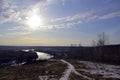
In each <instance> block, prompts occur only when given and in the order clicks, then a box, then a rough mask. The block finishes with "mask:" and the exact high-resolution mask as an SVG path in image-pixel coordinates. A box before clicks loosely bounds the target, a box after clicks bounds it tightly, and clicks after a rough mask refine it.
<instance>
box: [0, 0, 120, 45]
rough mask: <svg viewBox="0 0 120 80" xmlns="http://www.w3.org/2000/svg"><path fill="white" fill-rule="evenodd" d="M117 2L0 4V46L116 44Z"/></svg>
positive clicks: (119, 39) (6, 0)
mask: <svg viewBox="0 0 120 80" xmlns="http://www.w3.org/2000/svg"><path fill="white" fill-rule="evenodd" d="M119 4H120V0H0V45H27V46H29V45H36V46H47V45H49V46H66V45H70V44H79V43H81V44H82V45H91V43H92V40H97V35H98V34H100V33H102V32H105V34H106V35H107V36H108V38H109V43H110V44H120V36H119V34H120V5H119Z"/></svg>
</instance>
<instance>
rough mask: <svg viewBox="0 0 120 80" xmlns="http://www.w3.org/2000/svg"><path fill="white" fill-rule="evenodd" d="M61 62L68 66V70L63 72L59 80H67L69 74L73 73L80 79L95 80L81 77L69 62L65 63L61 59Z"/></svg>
mask: <svg viewBox="0 0 120 80" xmlns="http://www.w3.org/2000/svg"><path fill="white" fill-rule="evenodd" d="M61 61H62V62H63V63H65V64H67V65H68V69H66V70H65V72H64V73H63V76H62V77H61V78H60V80H69V77H70V74H71V73H75V74H76V75H78V76H80V77H83V78H85V79H87V80H95V79H92V78H90V77H87V76H85V75H82V74H80V73H79V72H77V71H76V70H75V67H74V66H73V65H72V64H71V63H69V62H67V61H65V60H63V59H62V60H61Z"/></svg>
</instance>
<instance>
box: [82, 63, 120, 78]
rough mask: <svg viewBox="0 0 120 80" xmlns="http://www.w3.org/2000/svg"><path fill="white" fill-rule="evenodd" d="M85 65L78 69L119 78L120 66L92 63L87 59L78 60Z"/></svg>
mask: <svg viewBox="0 0 120 80" xmlns="http://www.w3.org/2000/svg"><path fill="white" fill-rule="evenodd" d="M80 63H83V64H85V65H86V68H85V69H80V70H83V71H85V72H89V73H90V74H100V75H103V77H106V78H110V77H111V78H119V79H120V66H115V65H107V64H101V63H92V62H88V61H80Z"/></svg>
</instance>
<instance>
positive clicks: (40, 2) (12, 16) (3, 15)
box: [0, 0, 120, 30]
mask: <svg viewBox="0 0 120 80" xmlns="http://www.w3.org/2000/svg"><path fill="white" fill-rule="evenodd" d="M12 1H13V0H0V24H2V23H5V22H9V21H11V22H12V21H13V22H15V23H17V24H19V25H20V26H18V27H13V28H11V29H9V30H20V29H21V30H23V29H27V28H28V25H26V17H28V16H30V15H32V14H33V13H37V14H41V15H42V14H44V10H45V9H46V8H47V7H49V6H50V5H52V4H56V3H58V2H59V0H35V1H34V4H32V3H29V2H30V0H26V1H29V2H28V3H27V2H26V1H25V0H23V2H24V3H23V4H21V5H22V6H25V7H20V6H21V5H17V4H18V3H19V0H16V2H14V4H13V2H12ZM31 1H33V0H31ZM62 3H63V4H64V3H65V0H62ZM27 4H29V5H27ZM31 4H32V5H31ZM21 8H22V9H21ZM42 10H43V11H42ZM101 11H102V10H101ZM42 12H43V13H42ZM101 13H102V12H99V13H98V12H97V11H95V10H92V11H86V12H82V13H77V14H74V15H68V16H65V17H61V18H56V19H51V20H50V21H48V23H47V24H44V25H41V26H39V29H38V30H42V29H43V30H52V29H60V28H69V27H74V26H75V25H78V24H82V23H87V22H91V21H96V20H103V19H110V18H115V17H120V11H116V12H109V13H106V14H101Z"/></svg>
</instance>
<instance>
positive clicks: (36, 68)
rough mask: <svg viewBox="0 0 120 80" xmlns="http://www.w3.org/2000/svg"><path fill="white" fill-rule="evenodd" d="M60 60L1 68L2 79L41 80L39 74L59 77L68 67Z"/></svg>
mask: <svg viewBox="0 0 120 80" xmlns="http://www.w3.org/2000/svg"><path fill="white" fill-rule="evenodd" d="M66 66H67V65H66V64H64V63H62V62H60V61H59V60H52V61H51V60H50V61H45V62H37V63H32V64H26V65H22V66H9V67H4V68H0V80H40V79H39V78H38V76H44V75H48V76H50V78H52V77H53V78H56V79H59V78H60V77H61V76H62V74H63V72H64V71H65V69H66Z"/></svg>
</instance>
